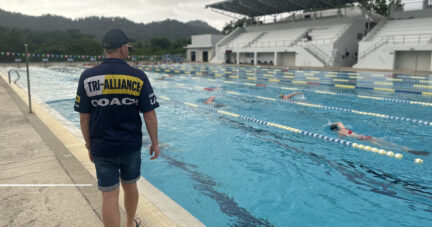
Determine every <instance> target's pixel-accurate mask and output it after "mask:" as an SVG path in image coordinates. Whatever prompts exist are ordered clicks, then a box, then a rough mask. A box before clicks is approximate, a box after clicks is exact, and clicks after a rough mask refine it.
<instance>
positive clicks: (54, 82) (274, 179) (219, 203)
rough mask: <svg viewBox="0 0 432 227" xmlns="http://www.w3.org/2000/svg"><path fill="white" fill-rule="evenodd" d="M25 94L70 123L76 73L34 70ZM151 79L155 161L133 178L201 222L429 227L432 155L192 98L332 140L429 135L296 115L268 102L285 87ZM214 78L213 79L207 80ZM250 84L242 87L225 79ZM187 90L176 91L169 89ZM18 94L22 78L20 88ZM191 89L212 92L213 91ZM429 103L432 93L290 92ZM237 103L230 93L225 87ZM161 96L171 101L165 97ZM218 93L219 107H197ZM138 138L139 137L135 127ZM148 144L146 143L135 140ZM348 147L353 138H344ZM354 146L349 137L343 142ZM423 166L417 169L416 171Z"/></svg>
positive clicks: (320, 113) (331, 99)
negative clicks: (155, 104)
mask: <svg viewBox="0 0 432 227" xmlns="http://www.w3.org/2000/svg"><path fill="white" fill-rule="evenodd" d="M31 71H32V84H33V93H34V94H35V95H36V96H38V97H39V98H40V99H41V100H42V101H44V102H45V103H47V104H49V105H50V106H51V107H52V108H54V109H55V110H57V111H58V112H59V113H60V114H62V115H63V116H64V117H65V118H66V119H68V120H69V121H71V122H72V123H73V124H74V125H75V126H76V127H79V119H78V114H77V113H75V112H73V100H74V95H75V91H76V86H77V80H78V78H79V74H80V72H81V71H82V69H77V68H48V69H41V68H32V69H31ZM161 76H162V74H157V73H149V77H150V79H151V81H152V85H153V87H154V89H155V92H156V95H158V96H159V101H160V103H161V107H160V108H159V109H157V114H158V120H159V136H160V139H159V140H160V141H161V145H160V146H161V148H162V153H161V156H160V158H159V159H157V160H156V161H150V160H149V154H148V150H147V149H148V148H147V147H143V149H142V151H143V154H142V157H143V164H142V169H141V170H142V175H143V176H144V177H145V178H146V179H147V180H149V181H150V182H151V183H152V184H153V185H155V186H156V187H157V188H159V189H160V190H161V191H163V192H164V193H166V194H167V195H168V196H169V197H171V198H172V199H173V200H175V201H176V202H177V203H179V204H180V205H181V206H182V207H184V208H185V209H186V210H188V211H189V212H190V213H192V215H194V216H195V217H197V218H198V219H199V220H201V221H202V222H203V223H204V224H206V225H208V226H431V224H432V215H431V214H432V187H431V185H432V168H431V163H432V157H431V156H421V157H420V156H415V155H412V154H409V153H405V152H403V151H400V150H392V151H394V152H395V153H402V154H403V155H404V158H403V159H402V160H398V159H395V158H390V157H387V156H382V155H379V154H376V153H372V152H366V151H362V150H355V149H353V148H350V147H345V146H342V145H339V144H335V143H330V142H325V141H322V140H319V139H316V138H310V137H305V136H303V135H300V134H293V133H291V132H288V131H284V130H282V129H277V128H273V127H269V126H264V125H258V124H255V123H252V122H249V121H245V120H242V119H238V118H232V117H229V116H225V115H220V114H217V113H215V112H211V111H207V110H204V109H196V108H191V107H188V106H185V105H184V104H183V102H190V103H194V104H198V105H201V106H208V107H211V108H215V109H222V110H225V111H229V112H232V113H237V114H242V115H246V116H249V117H253V118H255V119H259V120H264V121H268V122H273V123H278V124H283V125H286V126H290V127H294V128H298V129H302V130H307V131H311V132H315V133H319V134H322V135H326V136H332V137H335V138H336V137H337V136H336V135H335V134H334V133H333V132H331V131H330V130H329V129H328V126H325V125H326V124H327V123H328V122H329V121H331V122H335V121H341V122H343V123H344V124H345V125H346V126H348V127H349V128H350V129H352V130H353V131H355V132H358V133H360V134H365V135H371V136H374V137H378V138H381V139H384V140H386V141H390V142H393V143H396V144H400V145H403V146H407V147H411V148H412V149H415V150H426V151H432V149H431V145H432V142H431V140H430V135H431V134H432V127H431V126H425V125H419V124H413V123H408V122H402V121H393V120H389V119H382V118H377V117H372V116H365V115H355V114H352V113H346V112H339V111H334V110H325V109H319V108H313V107H304V106H299V105H294V104H289V103H283V102H279V101H269V100H262V99H257V98H256V97H254V96H265V97H272V98H276V97H277V96H278V95H279V94H280V93H290V92H291V91H287V90H281V89H280V88H278V86H279V87H280V86H285V85H284V84H268V87H255V86H254V87H252V86H244V85H238V84H226V83H224V82H223V81H224V78H216V81H209V80H207V79H206V78H207V77H205V76H201V77H200V78H201V79H200V80H197V79H192V77H191V76H189V75H186V78H180V77H179V75H176V76H173V77H169V76H167V77H166V79H165V82H162V81H160V80H157V78H160V77H161ZM211 78H213V79H215V78H214V77H211ZM232 81H236V82H241V81H243V82H250V81H247V80H232ZM174 82H175V83H182V84H185V85H186V87H184V88H183V87H178V86H176V85H175V83H174ZM19 84H20V85H21V86H22V87H25V86H24V85H25V83H24V81H23V80H22V81H20V83H19ZM195 86H200V87H212V88H219V89H217V90H215V91H206V90H204V89H201V90H199V89H194V87H195ZM286 86H289V87H298V88H304V89H315V90H328V91H333V92H340V93H346V94H362V95H370V96H377V97H389V98H396V99H404V100H420V101H424V102H432V98H431V97H427V96H420V95H413V94H400V93H385V92H378V91H368V90H345V89H337V88H331V87H325V88H324V87H322V86H295V85H293V84H290V85H286ZM227 90H229V91H236V92H240V93H242V94H244V95H231V94H227V93H226V91H227ZM161 96H164V97H168V98H171V99H172V100H171V101H165V100H164V99H162V98H160V97H161ZM210 96H216V100H215V103H216V104H217V105H216V106H213V105H212V106H210V105H205V104H203V103H202V101H203V100H205V99H206V98H208V97H210ZM304 98H305V99H302V100H299V101H303V102H308V103H313V104H320V105H327V106H335V107H343V108H348V109H355V110H360V111H369V112H375V113H382V114H389V115H393V116H402V117H410V118H416V119H420V120H426V121H432V107H431V106H429V107H425V106H420V105H410V104H397V103H392V102H384V101H377V100H370V99H358V98H353V97H346V96H333V95H326V94H316V93H313V92H304ZM144 131H145V129H144ZM143 140H144V142H145V144H146V145H148V142H149V139H148V137H147V136H144V138H143ZM347 140H350V139H347ZM351 141H353V140H351ZM415 158H422V159H423V160H424V164H422V165H418V164H415V163H414V159H415Z"/></svg>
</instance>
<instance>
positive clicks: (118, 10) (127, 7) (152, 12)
mask: <svg viewBox="0 0 432 227" xmlns="http://www.w3.org/2000/svg"><path fill="white" fill-rule="evenodd" d="M220 1H222V0H0V8H2V9H4V10H7V11H13V12H19V13H23V14H27V15H32V16H40V15H43V14H48V13H49V14H55V15H59V16H64V17H67V18H72V19H76V18H82V17H88V16H104V17H125V18H127V19H129V20H132V21H134V22H138V23H139V22H142V23H149V22H152V21H161V20H165V19H167V18H169V19H176V20H179V21H183V22H187V21H190V20H198V19H199V20H203V21H205V22H207V23H208V24H210V25H211V26H213V27H215V28H217V29H219V30H222V28H223V26H224V25H225V24H226V23H228V22H229V21H230V20H232V18H231V17H228V16H224V15H221V14H219V13H216V12H213V11H212V10H211V9H206V8H205V6H206V5H208V4H211V3H214V2H220ZM403 2H404V3H407V5H406V7H405V8H411V7H410V6H412V5H421V2H422V0H403ZM410 2H414V4H409V3H410Z"/></svg>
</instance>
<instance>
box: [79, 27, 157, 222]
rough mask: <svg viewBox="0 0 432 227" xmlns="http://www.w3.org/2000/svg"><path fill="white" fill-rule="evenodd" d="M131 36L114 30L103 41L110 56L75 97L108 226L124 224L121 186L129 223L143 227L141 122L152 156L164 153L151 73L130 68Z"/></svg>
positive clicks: (88, 74) (83, 77)
mask: <svg viewBox="0 0 432 227" xmlns="http://www.w3.org/2000/svg"><path fill="white" fill-rule="evenodd" d="M131 42H133V40H131V39H129V38H128V37H127V36H126V35H125V34H124V33H123V32H122V31H121V30H119V29H113V30H110V31H109V32H107V33H106V34H105V35H104V37H103V39H102V47H103V48H104V50H105V53H106V55H107V58H106V59H104V60H103V62H102V63H101V64H100V65H98V66H96V67H94V68H91V69H87V70H86V71H84V72H83V73H82V74H81V77H80V79H79V84H78V91H77V96H76V100H75V106H74V109H75V111H77V112H79V113H80V123H81V131H82V133H83V136H84V140H85V142H86V147H87V149H88V152H89V158H90V160H91V161H92V162H94V164H95V166H96V175H97V179H98V186H99V190H101V191H102V218H103V222H104V224H105V226H107V227H108V226H109V227H110V226H115V227H118V226H120V212H119V205H118V200H119V185H120V180H119V177H120V178H121V185H122V188H123V190H124V207H125V209H126V214H127V226H128V227H132V226H139V220H138V219H135V213H136V209H137V205H138V189H137V184H136V181H138V179H139V178H140V167H141V146H142V132H141V128H142V121H141V117H140V115H139V112H142V113H143V116H144V121H145V125H146V128H147V131H148V133H149V136H150V139H151V143H152V144H151V146H150V155H154V156H153V157H151V159H156V158H157V157H158V155H159V145H158V128H157V116H156V112H155V110H154V109H155V108H157V107H159V103H158V102H157V99H156V96H155V95H154V93H153V88H152V86H151V84H150V82H149V80H148V78H147V76H146V74H145V73H144V72H143V71H141V70H138V69H136V68H133V67H131V66H129V65H128V64H127V63H126V62H125V61H124V60H125V59H127V57H128V56H129V48H130V47H131V46H130V44H129V43H131Z"/></svg>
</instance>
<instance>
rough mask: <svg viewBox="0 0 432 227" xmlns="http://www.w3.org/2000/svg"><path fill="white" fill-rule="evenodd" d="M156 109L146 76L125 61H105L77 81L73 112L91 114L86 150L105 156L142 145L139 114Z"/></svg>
mask: <svg viewBox="0 0 432 227" xmlns="http://www.w3.org/2000/svg"><path fill="white" fill-rule="evenodd" d="M157 107H159V103H158V102H157V99H156V96H155V94H154V93H153V88H152V86H151V84H150V81H149V80H148V78H147V75H146V74H145V73H144V72H143V71H141V70H139V69H136V68H133V67H131V66H129V65H128V64H127V63H126V62H125V61H123V60H121V59H115V58H107V59H105V60H104V61H103V62H102V64H100V65H98V66H96V67H94V68H91V69H87V70H85V71H84V72H83V73H82V74H81V77H80V79H79V83H78V91H77V95H76V99H75V106H74V109H75V111H77V112H80V113H89V114H91V118H90V150H91V153H92V155H99V156H101V155H102V156H107V155H112V154H118V153H119V152H133V151H137V150H139V149H140V148H141V146H142V132H141V130H142V121H141V117H140V115H139V113H140V111H141V112H142V113H145V112H148V111H151V110H153V109H155V108H157Z"/></svg>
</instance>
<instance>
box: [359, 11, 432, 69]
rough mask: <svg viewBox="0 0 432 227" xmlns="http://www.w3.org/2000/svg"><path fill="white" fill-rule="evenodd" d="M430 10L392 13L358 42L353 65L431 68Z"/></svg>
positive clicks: (431, 16)
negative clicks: (357, 52) (355, 59)
mask: <svg viewBox="0 0 432 227" xmlns="http://www.w3.org/2000/svg"><path fill="white" fill-rule="evenodd" d="M431 28H432V10H431V9H424V10H417V11H410V12H400V13H395V14H393V15H392V16H391V17H390V18H386V19H384V20H382V21H381V22H380V23H379V24H378V25H377V26H376V27H375V29H374V30H373V31H372V32H371V33H370V34H369V35H368V36H367V37H365V39H363V40H362V41H361V42H360V47H359V53H360V55H359V61H358V63H357V64H356V65H355V66H354V67H356V68H377V69H395V70H410V71H432V68H431V65H432V64H431V62H432V59H431V55H432V54H431V53H432V30H431Z"/></svg>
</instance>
